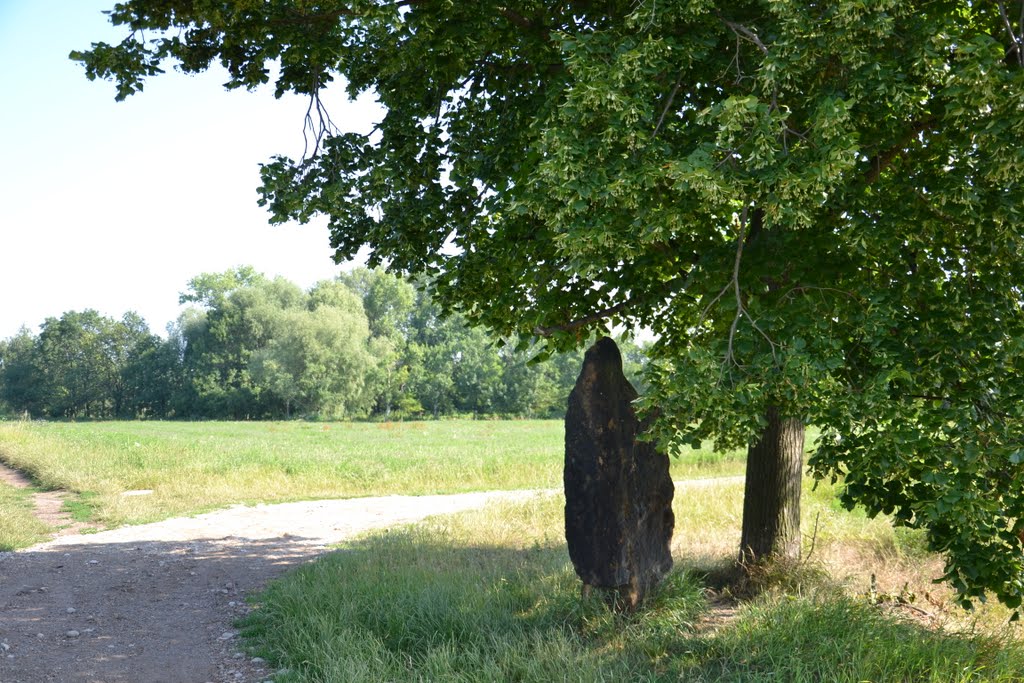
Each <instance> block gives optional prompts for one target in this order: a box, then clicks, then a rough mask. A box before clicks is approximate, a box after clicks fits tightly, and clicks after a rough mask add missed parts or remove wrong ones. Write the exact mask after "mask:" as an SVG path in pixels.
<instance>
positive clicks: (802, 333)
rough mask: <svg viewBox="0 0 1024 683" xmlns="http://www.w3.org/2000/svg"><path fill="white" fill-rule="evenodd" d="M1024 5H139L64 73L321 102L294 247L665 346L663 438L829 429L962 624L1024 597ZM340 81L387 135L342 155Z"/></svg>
mask: <svg viewBox="0 0 1024 683" xmlns="http://www.w3.org/2000/svg"><path fill="white" fill-rule="evenodd" d="M1022 13H1024V3H1021V2H1018V3H1007V2H986V3H980V2H970V1H968V0H958V1H956V0H941V1H940V0H932V1H929V0H925V1H917V0H915V1H909V0H877V1H875V2H865V1H864V0H837V1H836V2H830V3H816V2H795V1H792V0H758V1H754V0H745V1H740V2H716V1H713V0H659V1H657V2H655V1H654V0H647V1H641V2H636V1H635V0H603V1H597V2H595V1H593V0H575V1H572V0H570V1H567V2H558V3H550V2H538V1H536V0H515V1H512V2H501V3H494V2H489V1H488V2H479V3H452V2H446V1H441V0H437V1H431V0H345V1H339V0H323V1H322V2H287V1H282V2H274V3H256V4H254V3H251V2H242V1H241V0H237V1H230V0H229V1H224V2H216V3H213V2H205V1H194V0H160V1H159V2H157V1H155V0H131V1H129V2H124V3H121V4H118V5H116V6H115V8H114V10H113V11H112V12H111V14H110V18H111V21H112V22H113V23H114V24H115V25H121V26H124V27H126V28H127V29H128V36H127V38H126V39H125V40H124V42H122V43H120V44H119V45H113V46H112V45H106V44H95V45H93V47H92V49H91V50H88V51H85V52H78V53H73V55H72V56H73V57H74V58H76V59H79V60H80V61H82V62H83V63H84V65H85V68H86V72H87V74H88V75H89V77H90V78H95V77H103V78H110V79H112V80H114V81H115V82H116V84H117V88H118V97H121V98H123V97H125V96H127V95H130V94H132V93H134V92H137V91H139V90H141V89H142V86H143V83H144V80H145V78H147V77H149V76H152V75H155V74H157V73H159V71H160V69H161V68H162V67H163V65H165V64H166V63H167V62H170V63H173V64H175V65H176V66H177V67H178V68H180V69H182V70H184V71H186V72H196V71H202V70H205V69H207V68H209V67H210V65H211V64H212V63H213V62H214V61H219V62H220V63H222V64H223V65H224V66H225V67H226V68H227V70H228V72H229V74H230V80H229V82H228V87H245V88H253V87H256V86H259V85H261V84H264V83H267V82H269V81H273V86H274V88H275V90H276V92H277V93H278V94H281V93H284V92H296V93H301V94H306V95H308V96H309V97H310V101H311V104H310V111H311V117H310V119H309V121H310V126H309V128H308V130H307V132H308V134H309V135H310V136H311V137H310V140H311V149H310V150H309V151H308V153H307V155H306V156H305V157H304V158H303V159H299V160H291V159H287V158H283V157H278V158H275V159H274V160H271V161H270V162H269V163H268V164H266V165H265V166H264V168H263V175H262V177H263V184H262V188H261V192H262V200H261V201H262V203H264V204H265V205H266V206H267V207H268V208H269V209H270V211H271V213H272V215H273V218H274V220H277V221H285V220H290V219H297V220H300V221H305V220H309V219H310V218H312V217H313V216H315V215H325V216H327V217H328V219H329V222H330V226H331V234H332V237H331V239H332V244H333V246H334V247H335V248H336V250H337V255H338V257H339V258H345V257H348V256H351V255H353V254H354V253H355V252H356V250H357V249H358V248H359V247H361V246H363V245H368V246H369V247H370V249H371V252H370V253H371V262H372V263H374V264H377V263H387V264H389V265H390V267H392V268H395V269H397V270H399V271H403V272H410V273H424V274H426V275H428V276H430V277H431V278H433V281H434V286H435V287H436V291H437V295H438V297H439V300H440V301H441V302H442V303H443V304H444V306H445V307H446V308H447V309H449V310H456V311H461V312H462V313H464V314H465V315H466V316H467V317H468V319H469V320H470V321H471V322H473V323H479V324H483V325H485V326H488V327H490V328H492V329H493V330H495V331H497V332H499V333H512V332H518V333H520V334H521V335H523V338H524V339H528V336H530V335H536V336H541V337H545V338H547V339H548V340H549V343H550V344H551V345H553V346H554V347H563V346H568V345H572V344H574V343H577V342H578V341H579V340H582V339H584V338H585V337H586V336H587V335H588V334H589V333H590V332H591V331H593V330H595V329H598V328H599V327H601V326H602V325H604V324H605V322H606V321H609V320H610V321H612V322H621V323H626V324H629V325H643V326H647V327H649V328H650V329H652V330H653V331H654V332H655V333H657V335H658V336H659V342H658V343H657V344H656V346H655V349H654V354H655V356H656V361H655V363H653V365H652V370H651V372H650V374H649V376H648V380H649V381H650V385H651V390H650V392H649V394H648V398H647V401H648V403H649V404H651V405H657V406H658V408H659V410H660V414H661V415H662V419H661V420H660V421H659V423H658V424H659V434H660V436H661V437H662V438H664V439H668V440H675V441H679V442H691V441H696V440H699V439H701V438H705V437H714V438H717V439H719V440H720V441H721V442H723V443H747V444H751V443H752V442H753V441H754V440H755V439H756V438H758V435H759V434H761V433H762V430H764V429H765V426H766V424H767V422H766V419H767V418H766V416H770V415H783V416H787V417H792V418H795V419H799V420H801V421H803V422H812V423H814V424H816V425H818V426H819V427H820V428H821V438H820V439H819V442H818V444H817V449H816V452H815V455H814V456H813V460H812V463H811V464H812V467H813V469H814V471H815V473H816V474H818V475H819V476H826V477H827V476H833V477H835V476H842V477H843V478H844V480H845V493H844V500H845V502H846V503H847V504H849V505H851V506H852V505H854V504H858V503H859V504H863V505H864V506H865V507H866V508H867V509H868V511H869V512H871V513H873V514H874V513H879V512H885V513H891V514H893V515H894V516H895V519H896V520H897V521H898V522H901V523H904V524H908V525H911V526H918V527H923V528H925V529H927V532H928V538H929V541H930V543H931V545H932V547H933V548H935V549H938V550H942V551H944V552H945V553H946V557H947V561H948V564H947V576H948V578H949V579H950V580H951V581H952V582H953V584H954V586H956V588H957V589H958V590H959V591H961V593H962V595H963V596H964V598H965V599H969V598H972V597H975V596H979V595H982V594H983V593H984V592H985V591H993V592H995V594H996V595H997V596H998V597H999V598H1000V599H1001V600H1003V601H1004V602H1006V603H1007V604H1008V605H1010V606H1013V607H1016V606H1019V605H1020V604H1021V600H1022V597H1024V548H1022V544H1021V540H1020V537H1021V536H1022V535H1024V466H1022V464H1021V462H1022V460H1024V440H1022V436H1024V434H1022V422H1021V413H1022V402H1021V399H1022V394H1024V381H1022V375H1021V373H1022V371H1024V362H1022V361H1024V359H1022V351H1024V334H1022V333H1024V316H1022V312H1021V290H1020V283H1021V282H1024V278H1022V275H1024V272H1022V270H1024V263H1022V260H1021V258H1020V254H1021V253H1022V252H1021V237H1022V230H1021V207H1022V206H1024V201H1022V200H1024V196H1022V191H1021V185H1020V181H1019V176H1020V171H1019V169H1021V168H1024V148H1022V146H1021V145H1020V144H1019V141H1020V139H1021V135H1022V133H1024V104H1022V103H1024V87H1022V86H1024V81H1022V79H1024V68H1022V65H1024V49H1022V45H1024V42H1022V34H1024V16H1022ZM335 79H340V80H341V81H342V82H343V85H344V87H345V88H347V90H348V92H349V94H351V95H353V96H354V95H357V94H359V93H361V92H364V91H372V92H373V93H375V94H376V96H377V97H378V98H379V100H380V102H381V103H382V104H383V105H384V107H385V108H386V114H385V115H384V117H383V119H382V120H381V121H380V122H379V124H378V125H377V127H376V128H375V130H374V131H373V132H372V133H370V134H368V135H359V134H354V133H349V132H343V131H339V130H336V129H335V128H334V127H333V125H332V124H331V122H330V119H329V117H328V116H327V113H326V112H325V111H324V110H323V105H322V100H321V99H320V97H319V95H320V93H321V92H322V90H323V89H324V88H325V87H327V86H328V85H329V84H330V83H331V82H332V81H333V80H335Z"/></svg>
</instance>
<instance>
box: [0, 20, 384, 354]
mask: <svg viewBox="0 0 1024 683" xmlns="http://www.w3.org/2000/svg"><path fill="white" fill-rule="evenodd" d="M114 1H115V0H73V1H71V0H0V339H4V338H7V337H10V336H12V335H14V334H16V333H17V331H18V330H19V329H20V328H21V327H22V326H23V325H24V326H26V327H28V328H29V329H32V330H36V329H37V327H38V325H39V324H40V323H42V322H43V321H44V320H45V319H46V318H48V317H59V316H60V315H61V314H62V313H64V312H66V311H70V310H84V309H87V308H92V309H95V310H97V311H99V312H100V313H101V314H103V315H107V316H110V317H114V318H120V317H121V316H122V315H123V314H124V313H125V312H127V311H135V312H137V313H139V314H141V315H142V316H143V317H144V318H145V319H146V321H147V322H148V323H149V326H150V329H151V330H152V331H153V332H155V333H163V332H164V330H165V328H166V326H167V324H168V323H170V322H172V321H173V320H175V319H177V317H178V315H179V314H180V312H181V307H180V306H179V304H178V295H179V293H180V292H182V291H184V290H185V289H186V287H187V284H188V281H189V280H190V279H191V278H192V277H194V276H195V275H198V274H200V273H204V272H220V271H224V270H227V269H228V268H233V267H236V266H239V265H252V266H254V267H255V268H256V270H257V271H259V272H263V273H266V274H267V275H270V276H276V275H280V276H283V277H286V278H288V279H289V280H292V281H293V282H296V283H297V284H299V285H301V286H302V287H309V286H311V285H312V284H313V283H314V282H316V281H318V280H322V279H325V278H331V277H333V276H334V275H336V274H337V273H339V272H340V271H341V269H342V268H344V267H351V265H349V266H338V265H335V264H334V262H333V261H332V259H331V255H332V251H331V249H330V246H329V244H328V234H327V229H326V224H325V222H320V223H318V224H309V225H304V226H303V225H297V224H286V225H280V226H271V225H269V223H268V218H269V214H267V213H266V211H265V210H264V209H261V208H260V207H259V206H258V205H257V203H256V200H257V198H258V197H257V192H256V188H257V187H258V186H259V164H260V163H261V162H265V161H268V160H269V159H270V157H271V156H272V155H274V154H285V155H288V156H290V157H292V158H297V157H299V156H301V155H302V152H303V136H302V125H303V119H304V117H305V112H306V106H307V101H306V100H305V99H303V98H299V97H285V98H282V99H281V100H275V99H274V97H273V93H272V90H271V88H270V87H269V86H268V87H266V88H264V89H261V90H258V91H256V92H255V93H249V92H246V91H244V90H240V91H238V90H236V91H232V92H227V91H225V90H224V88H223V83H224V82H225V81H226V80H227V75H226V73H225V72H224V71H222V70H220V69H219V68H218V69H217V70H216V71H213V72H209V73H206V74H203V75H200V76H187V75H185V74H181V73H178V72H174V71H172V70H170V68H168V69H167V73H165V74H163V75H161V76H157V77H156V78H153V79H150V80H149V81H147V83H146V86H145V91H144V92H143V93H140V94H137V95H134V96H132V97H129V98H128V99H127V100H126V101H125V102H115V101H114V95H115V88H114V85H113V84H112V83H108V82H105V81H98V80H97V81H89V80H88V79H86V77H85V75H84V70H83V69H82V67H81V65H79V64H78V63H76V62H72V61H71V60H69V59H68V53H69V52H70V51H71V50H73V49H86V48H88V46H89V45H90V44H91V43H93V42H96V41H100V40H103V41H106V42H109V43H116V42H120V40H121V39H122V38H123V34H122V32H121V31H120V30H117V29H114V28H113V27H111V26H110V25H109V23H108V22H107V18H106V16H105V15H104V14H102V11H103V10H104V9H109V8H110V7H112V6H113V4H114ZM325 102H326V104H327V107H328V109H329V112H330V115H331V118H332V119H333V121H334V123H335V124H337V125H338V126H339V127H340V128H342V129H346V130H348V129H351V130H357V131H367V130H368V129H369V128H370V127H371V126H372V122H373V121H374V120H376V119H377V118H378V117H379V116H380V113H381V112H380V110H379V108H378V107H377V106H376V104H375V103H374V102H373V100H372V98H361V99H360V100H359V101H358V102H356V103H351V102H349V101H348V99H347V97H346V95H345V93H344V92H343V91H342V90H341V88H336V89H334V90H333V91H332V92H329V93H327V95H326V96H325Z"/></svg>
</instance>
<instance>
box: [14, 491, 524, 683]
mask: <svg viewBox="0 0 1024 683" xmlns="http://www.w3.org/2000/svg"><path fill="white" fill-rule="evenodd" d="M531 495H537V492H531V491H495V492H488V493H467V494H458V495H448V496H422V497H411V496H389V497H383V498H356V499H350V500H329V501H313V502H302V503H285V504H281V505H259V506H255V507H244V506H236V507H232V508H229V509H227V510H221V511H218V512H211V513H208V514H204V515H199V516H196V517H189V518H181V519H170V520H167V521H164V522H158V523H155V524H146V525H142V526H131V527H122V528H119V529H114V530H111V531H104V532H100V533H96V534H87V535H71V536H63V537H60V538H57V539H55V540H53V541H50V542H48V543H44V544H42V545H37V546H34V547H32V548H28V549H26V550H22V551H19V552H14V553H0V683H42V682H44V681H45V682H59V683H115V682H117V683H121V682H124V683H129V682H130V683H203V682H205V681H211V682H217V683H229V682H230V683H252V682H257V683H258V682H260V681H264V680H268V679H269V678H270V676H271V673H272V672H271V671H270V670H269V669H267V668H266V666H265V664H264V663H263V662H262V661H260V660H258V659H255V660H253V659H249V658H248V657H245V656H244V655H242V654H241V653H240V652H239V651H238V645H237V640H238V638H237V633H236V632H235V631H234V629H233V627H232V624H233V622H234V621H235V620H236V619H237V618H238V617H240V616H242V615H243V614H244V613H245V611H246V605H245V596H246V595H247V594H249V593H252V592H254V591H258V590H260V589H261V588H262V587H263V586H264V585H266V583H267V581H268V580H270V579H272V578H274V577H276V576H279V575H280V574H281V573H283V572H284V571H285V570H287V569H289V568H291V567H293V566H295V565H297V564H301V563H303V562H306V561H308V560H309V559H311V558H313V557H315V556H316V555H318V554H320V553H322V552H323V551H324V548H325V546H327V545H329V544H332V543H337V542H339V541H342V540H344V539H346V538H349V537H351V536H353V535H356V534H358V533H360V532H363V531H366V530H370V529H379V528H384V527H390V526H394V525H400V524H406V523H409V522H415V521H418V520H421V519H423V518H424V517H428V516H430V515H436V514H445V513H451V512H458V511H460V510H468V509H472V508H479V507H483V506H484V505H486V504H487V503H488V502H490V501H493V500H497V499H504V500H510V499H521V498H525V497H528V496H531Z"/></svg>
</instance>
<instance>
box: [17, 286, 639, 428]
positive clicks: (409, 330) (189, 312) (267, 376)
mask: <svg viewBox="0 0 1024 683" xmlns="http://www.w3.org/2000/svg"><path fill="white" fill-rule="evenodd" d="M181 301H182V302H183V303H190V304H193V306H191V307H189V308H188V309H186V310H185V312H184V313H183V314H182V316H181V318H180V319H179V320H178V322H177V323H176V324H175V325H173V326H171V327H170V329H169V330H168V336H167V337H166V338H165V339H161V338H160V337H158V336H156V335H154V334H151V333H150V332H149V330H148V328H147V326H146V324H145V322H144V321H142V320H141V319H140V318H139V317H138V316H136V315H134V314H128V315H126V316H125V318H124V320H123V321H114V320H110V319H107V318H103V317H102V316H99V315H98V314H96V313H95V312H92V311H86V312H83V313H78V312H74V311H69V312H68V313H66V314H65V315H64V316H62V318H61V319H60V320H50V321H47V322H46V323H44V325H43V331H42V333H41V334H39V335H34V334H33V333H32V332H31V331H29V330H27V329H26V330H22V331H21V332H19V333H18V334H17V335H15V336H14V337H11V338H10V339H7V340H3V341H0V402H2V404H4V405H6V406H7V408H6V410H8V411H9V412H11V413H13V414H16V415H19V414H28V415H29V416H32V417H63V418H81V417H90V418H111V417H118V418H127V417H134V418H168V417H188V418H193V419H196V418H206V419H232V418H233V419H238V418H245V419H264V418H279V417H285V418H290V417H292V416H296V417H304V418H310V417H313V418H320V419H346V418H364V417H367V416H372V417H380V418H383V419H385V420H388V419H392V418H403V419H404V418H410V417H420V416H424V415H429V416H432V417H434V418H437V417H441V416H444V415H452V414H476V415H508V416H521V417H558V416H560V415H562V414H563V413H564V410H565V401H566V397H567V396H568V394H569V391H570V390H571V388H572V385H573V384H574V382H575V381H576V375H577V373H578V372H579V366H580V362H581V361H580V355H579V354H576V353H565V354H557V355H555V356H554V357H553V358H552V359H551V360H550V362H548V363H533V362H531V361H532V359H533V358H534V357H535V356H537V355H538V353H539V350H538V349H537V348H535V347H531V348H523V349H520V350H517V347H518V344H517V343H515V342H514V341H509V342H508V343H505V344H504V345H503V346H502V347H501V348H499V347H498V346H496V345H495V344H494V343H493V342H492V341H491V340H490V338H488V337H487V336H486V335H484V334H483V333H482V332H481V331H480V330H474V329H472V328H470V327H469V326H468V325H467V324H466V322H465V320H464V319H463V318H461V317H460V316H458V315H455V316H450V317H448V318H445V317H443V316H442V314H441V309H440V308H439V306H438V305H437V304H436V303H435V302H434V301H433V299H432V298H431V296H430V295H429V293H428V292H427V290H426V289H425V288H423V287H416V286H414V285H413V284H412V283H410V282H407V281H405V280H403V279H401V278H398V277H396V276H394V275H391V274H388V273H386V272H384V271H383V270H380V269H376V270H368V269H365V268H361V269H355V270H353V271H350V272H348V273H344V274H342V275H341V276H340V277H339V278H337V279H335V280H325V281H322V282H318V283H316V284H315V285H314V286H313V287H311V288H310V289H309V291H307V292H303V291H302V290H301V289H299V288H298V287H297V286H296V285H294V284H293V283H290V282H288V281H286V280H284V279H281V278H277V279H269V278H267V277H266V276H264V275H262V274H260V273H257V272H255V271H254V270H253V269H252V268H249V267H241V268H236V269H232V270H228V271H225V272H223V273H203V274H201V275H198V276H196V277H195V278H193V279H192V280H191V281H190V282H189V284H188V289H187V291H186V292H185V293H184V294H182V295H181ZM620 344H621V345H622V347H623V350H624V352H626V353H627V355H629V354H632V355H633V357H634V358H633V361H632V362H630V363H627V373H628V374H629V375H630V377H631V378H633V379H634V381H640V380H639V379H638V374H639V369H640V367H641V366H642V364H643V362H644V360H645V359H644V356H643V351H642V349H641V348H640V347H638V346H636V345H635V344H633V343H632V342H629V341H628V340H621V341H620Z"/></svg>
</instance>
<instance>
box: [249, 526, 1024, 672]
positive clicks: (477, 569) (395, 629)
mask: <svg viewBox="0 0 1024 683" xmlns="http://www.w3.org/2000/svg"><path fill="white" fill-rule="evenodd" d="M711 579H714V576H712V575H709V574H708V573H706V572H698V571H693V570H688V569H687V568H685V567H684V568H681V569H679V570H677V571H675V572H674V573H673V574H671V575H670V576H669V577H668V578H667V580H666V581H665V582H664V583H663V584H662V586H661V587H660V589H659V590H658V591H657V592H656V593H655V594H654V595H653V596H652V598H651V600H650V601H649V603H648V605H647V608H646V609H645V610H643V611H642V612H641V613H638V614H635V615H620V614H615V613H613V612H611V611H609V610H608V609H607V607H606V606H605V605H604V603H603V602H602V601H601V600H600V599H599V598H592V599H587V600H584V599H582V598H581V596H580V591H579V582H578V581H577V579H576V578H575V575H574V574H573V572H572V569H571V567H570V566H569V565H568V562H567V557H566V553H565V548H564V546H563V545H560V544H544V545H540V544H538V545H533V546H528V547H524V548H509V547H502V546H497V545H488V544H484V543H479V542H477V543H473V542H466V539H464V538H458V537H451V536H448V535H446V533H445V532H444V531H443V530H438V529H434V530H430V529H424V528H414V529H409V530H400V531H398V532H391V533H389V534H379V535H375V536H371V537H368V538H365V539H363V540H361V541H358V542H355V543H350V544H348V545H346V546H345V547H344V549H343V550H341V551H339V552H337V553H333V554H331V555H329V556H326V557H324V558H322V559H320V560H319V561H317V562H315V563H313V564H311V565H309V566H306V567H302V568H301V569H299V570H297V571H295V572H293V573H291V574H289V575H288V576H287V577H286V578H285V579H283V580H281V581H278V582H275V583H274V584H272V586H271V587H270V589H269V590H268V591H267V592H266V593H264V594H263V595H262V596H261V598H260V603H259V606H258V609H257V610H256V611H255V612H253V614H252V615H250V616H249V617H248V618H247V619H246V620H245V622H244V626H243V633H244V634H245V635H246V636H247V638H248V642H249V643H250V644H251V645H252V647H253V648H254V650H255V652H257V653H258V654H260V655H262V656H264V657H269V658H271V659H272V660H274V661H276V662H277V663H279V664H280V665H281V666H284V667H287V668H288V669H289V673H288V674H286V675H285V676H284V677H283V678H282V679H281V680H284V681H381V680H389V681H419V680H444V681H478V680H487V681H553V680H557V681H600V680H616V681H618V680H630V681H636V680H641V681H660V680H665V681H677V680H688V681H851V682H853V681H864V680H874V681H983V680H984V681H1019V680H1021V672H1022V671H1024V652H1022V650H1021V648H1020V645H1019V643H1010V642H1007V641H1004V640H1000V639H998V638H994V637H986V636H965V635H953V634H947V633H942V632H934V631H930V630H928V629H926V628H922V627H920V626H918V625H916V624H913V623H908V622H905V621H899V620H897V619H894V618H892V617H890V616H886V615H884V614H883V613H881V612H879V611H878V610H877V609H876V608H874V607H872V606H870V605H868V604H866V603H864V602H858V601H856V600H853V599H851V598H848V597H844V596H843V595H842V594H841V593H839V592H838V591H836V590H826V589H821V590H808V591H807V592H806V593H805V594H802V595H795V594H791V593H787V592H785V591H781V592H779V591H776V592H772V593H771V594H770V595H768V594H766V595H762V596H761V597H760V598H757V599H755V600H753V601H750V602H748V603H744V604H743V605H742V606H741V607H740V608H739V609H738V611H737V613H736V615H735V617H734V618H731V619H730V620H728V621H727V622H726V623H722V624H718V625H717V627H716V628H714V629H709V628H707V627H706V622H705V617H706V614H707V610H708V602H707V599H706V596H707V595H708V585H707V583H706V582H707V581H708V580H711Z"/></svg>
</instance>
